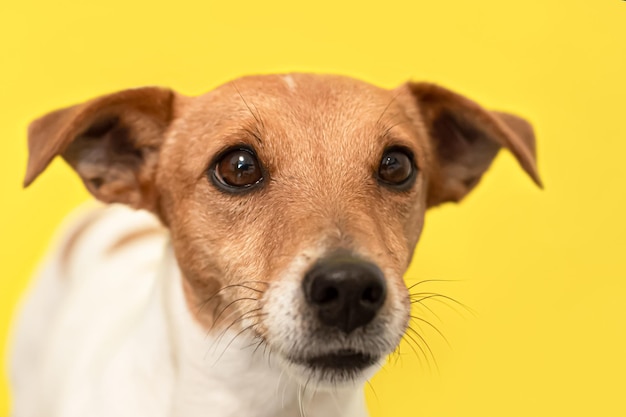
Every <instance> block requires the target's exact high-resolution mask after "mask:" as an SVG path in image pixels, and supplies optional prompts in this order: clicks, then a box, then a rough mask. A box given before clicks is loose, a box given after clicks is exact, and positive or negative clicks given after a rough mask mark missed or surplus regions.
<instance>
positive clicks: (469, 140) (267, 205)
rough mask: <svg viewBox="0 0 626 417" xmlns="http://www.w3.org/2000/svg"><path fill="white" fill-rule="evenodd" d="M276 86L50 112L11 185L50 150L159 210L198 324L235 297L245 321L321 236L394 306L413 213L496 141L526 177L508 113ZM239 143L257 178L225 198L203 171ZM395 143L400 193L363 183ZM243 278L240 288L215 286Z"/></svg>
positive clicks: (457, 180) (437, 99) (532, 170)
mask: <svg viewBox="0 0 626 417" xmlns="http://www.w3.org/2000/svg"><path fill="white" fill-rule="evenodd" d="M291 77H292V79H293V80H294V83H295V87H294V88H291V86H290V85H288V84H287V83H286V82H285V80H284V79H283V77H281V76H258V77H247V78H243V79H239V80H237V81H234V82H231V83H228V84H225V85H223V86H222V87H219V88H217V89H216V90H214V91H212V92H210V93H207V94H205V95H203V96H199V97H194V98H190V97H183V96H181V95H178V94H176V93H172V92H170V91H168V90H163V89H157V88H146V89H140V90H129V91H124V92H121V93H117V94H113V95H110V96H106V97H104V98H100V99H96V100H94V101H91V102H88V103H86V104H83V105H79V106H76V107H71V108H69V109H65V110H61V111H58V112H54V113H52V114H50V115H48V116H45V117H43V118H42V119H39V120H37V121H35V122H34V123H33V124H32V125H31V129H30V132H29V134H30V140H29V149H30V155H31V156H30V161H29V168H28V171H27V175H26V180H25V184H26V185H28V184H29V183H31V182H32V181H33V180H34V179H35V177H36V176H37V175H38V174H39V173H41V172H42V171H43V170H44V169H45V166H46V165H47V164H48V163H49V162H50V160H51V159H52V158H53V157H54V156H55V155H57V154H61V155H63V156H64V158H65V159H67V160H68V162H69V163H70V165H72V166H73V167H74V168H76V169H77V171H78V173H79V174H80V175H81V177H82V178H83V180H84V181H85V184H86V186H87V188H88V189H89V190H90V191H91V192H92V193H93V194H94V195H95V196H96V197H97V198H99V199H101V200H103V201H105V202H113V201H117V202H124V203H128V204H130V205H132V206H134V207H140V208H147V209H149V210H152V211H153V212H155V213H156V214H157V215H159V216H160V218H161V219H162V221H163V222H164V224H166V225H167V226H168V227H169V229H170V231H171V235H172V243H173V246H174V250H175V253H176V257H177V259H178V262H179V265H180V268H181V270H182V272H183V274H184V276H185V278H186V281H185V288H184V289H185V295H186V297H187V300H188V302H189V306H190V309H191V311H192V312H193V313H194V314H195V315H196V317H197V318H198V319H199V320H200V321H201V322H202V323H203V324H204V325H205V326H207V327H210V326H211V325H212V324H213V323H212V321H213V319H214V314H213V312H216V311H219V310H218V307H219V306H220V305H222V306H224V305H228V304H230V303H233V301H234V300H236V299H238V298H243V300H242V301H241V302H240V303H238V304H236V305H235V306H233V307H232V308H233V310H239V311H244V310H245V306H246V305H252V304H254V300H246V298H258V297H259V292H262V291H263V290H264V289H265V286H266V285H267V284H271V282H272V281H273V280H277V279H279V276H280V274H281V272H282V271H284V270H285V269H286V268H287V266H288V265H289V263H290V261H291V260H292V259H293V258H294V256H296V254H298V253H301V252H302V251H303V250H304V249H306V248H309V247H312V246H315V245H316V244H318V243H319V242H321V241H323V242H325V247H327V248H336V249H344V250H351V251H354V252H356V253H359V254H361V256H363V257H366V258H368V259H369V260H370V261H372V262H374V263H376V264H377V265H379V266H380V268H381V269H382V270H383V271H385V272H386V274H387V275H389V276H394V277H397V278H396V279H395V280H394V282H392V283H390V297H392V298H393V297H395V298H396V299H399V300H401V303H403V304H404V305H408V297H407V295H406V288H405V286H404V283H403V282H402V279H401V277H402V275H403V273H404V271H405V270H406V268H407V266H408V264H409V262H410V260H411V256H412V253H413V250H414V247H415V245H416V243H417V240H418V239H419V236H420V233H421V230H422V225H423V219H424V212H425V210H426V208H427V207H430V206H433V205H436V204H440V203H443V202H446V201H459V200H460V199H461V198H462V197H463V196H464V195H466V194H467V193H468V192H469V191H470V190H471V189H472V188H473V187H474V186H475V185H476V184H477V183H478V181H479V179H480V177H481V176H482V174H483V173H484V172H485V170H486V169H487V168H488V167H489V165H490V163H491V161H492V159H493V158H494V157H495V155H496V153H497V151H498V149H499V148H500V147H506V148H508V149H509V150H510V151H511V152H512V153H513V155H514V156H515V157H516V158H517V160H518V161H519V163H520V165H521V166H522V168H523V169H524V170H525V171H526V172H527V173H528V174H529V175H530V176H531V178H533V180H535V182H537V183H538V184H539V183H540V182H539V176H538V174H537V169H536V165H535V146H534V136H533V134H532V129H531V128H530V125H529V124H528V123H527V122H525V121H523V120H522V119H520V118H518V117H515V116H511V115H507V114H502V113H494V112H489V111H487V110H485V109H483V108H482V107H480V106H479V105H478V104H476V103H474V102H472V101H470V100H468V99H466V98H464V97H461V96H459V95H457V94H455V93H452V92H450V91H448V90H445V89H443V88H441V87H438V86H434V85H431V84H423V83H409V84H405V85H403V86H400V87H398V88H397V89H395V90H391V91H389V90H384V89H381V88H378V87H374V86H372V85H369V84H366V83H363V82H360V81H356V80H353V79H350V78H345V77H339V76H320V75H307V74H293V75H291ZM107 123H108V124H113V125H114V127H111V126H108V125H107ZM241 144H246V145H249V146H251V147H253V148H254V149H255V151H256V153H257V155H258V157H259V160H260V161H261V163H262V164H263V166H264V169H265V171H266V179H265V182H264V183H263V185H262V186H261V187H259V188H258V189H256V190H253V191H252V192H249V193H246V194H241V195H231V194H227V193H224V192H223V191H221V190H219V189H217V188H216V187H215V186H214V185H213V184H212V183H211V182H210V181H209V180H208V179H207V175H206V172H207V168H209V164H210V162H211V161H212V160H213V158H214V157H215V155H217V154H218V153H219V152H221V151H223V150H225V149H227V148H229V147H231V146H234V145H241ZM398 145H401V146H404V147H406V148H408V149H410V150H411V151H412V152H413V153H414V155H415V160H416V163H417V165H418V168H419V171H420V173H419V175H418V177H417V181H416V184H415V185H414V186H413V187H412V188H411V189H409V190H407V191H401V192H400V191H393V190H390V189H387V188H385V187H382V186H381V185H380V184H379V183H378V182H377V180H376V177H375V175H376V172H377V169H378V165H379V163H380V159H381V155H382V153H383V151H384V149H385V148H386V147H389V146H398ZM314 261H315V259H311V263H313V262H314ZM242 283H245V285H246V287H248V288H246V287H244V286H239V287H227V286H228V285H233V284H240V285H242ZM251 288H252V289H251ZM216 294H217V295H216ZM208 300H210V301H208ZM205 304H207V305H205ZM387 305H390V303H387ZM387 308H390V307H387ZM257 320H261V319H257ZM260 328H261V329H262V328H263V327H262V326H260Z"/></svg>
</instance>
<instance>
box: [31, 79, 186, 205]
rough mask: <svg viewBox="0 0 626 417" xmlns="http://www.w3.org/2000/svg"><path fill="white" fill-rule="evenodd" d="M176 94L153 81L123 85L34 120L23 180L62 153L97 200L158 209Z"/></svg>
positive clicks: (42, 168)
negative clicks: (158, 180)
mask: <svg viewBox="0 0 626 417" xmlns="http://www.w3.org/2000/svg"><path fill="white" fill-rule="evenodd" d="M175 97H176V95H175V94H174V92H172V91H171V90H167V89H162V88H157V87H146V88H139V89H134V90H125V91H121V92H119V93H114V94H110V95H107V96H104V97H100V98H97V99H94V100H91V101H88V102H86V103H83V104H79V105H77V106H73V107H68V108H65V109H62V110H57V111H55V112H52V113H50V114H48V115H46V116H43V117H41V118H40V119H37V120H35V121H34V122H32V123H31V124H30V126H29V128H28V152H29V157H28V168H27V170H26V177H25V178H24V186H25V187H27V186H28V185H30V184H31V183H32V182H33V181H34V180H35V178H37V176H38V175H39V174H41V172H43V170H44V169H45V168H46V167H47V166H48V164H49V163H50V162H51V161H52V159H54V157H55V156H57V155H61V156H62V157H63V159H65V160H66V161H67V162H68V163H69V165H70V166H72V168H74V170H76V172H77V173H78V175H80V177H81V179H82V180H83V182H84V183H85V186H86V187H87V189H88V190H89V191H90V192H91V193H92V194H93V195H94V196H95V197H96V198H98V199H99V200H101V201H104V202H106V203H114V202H117V203H125V204H129V205H130V206H132V207H135V208H145V209H148V210H152V211H155V210H157V207H156V206H157V201H158V195H157V191H156V188H155V185H154V179H155V173H156V168H157V163H158V156H159V149H160V147H161V144H162V142H163V139H164V134H165V131H166V130H167V128H168V126H169V125H170V122H171V121H172V118H173V110H174V102H175Z"/></svg>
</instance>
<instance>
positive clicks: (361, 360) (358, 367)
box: [279, 349, 384, 390]
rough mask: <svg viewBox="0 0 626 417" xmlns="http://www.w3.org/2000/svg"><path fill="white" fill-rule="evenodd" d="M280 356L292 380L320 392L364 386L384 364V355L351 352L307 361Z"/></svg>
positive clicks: (347, 350) (335, 353)
mask: <svg viewBox="0 0 626 417" xmlns="http://www.w3.org/2000/svg"><path fill="white" fill-rule="evenodd" d="M279 356H280V357H281V360H280V362H281V365H282V366H283V367H284V369H285V371H286V372H287V373H288V374H290V375H291V376H292V378H294V379H295V380H296V381H298V382H299V383H300V384H301V385H310V386H313V387H316V389H317V390H319V389H337V388H344V387H345V388H352V387H355V386H361V385H363V384H364V383H365V382H367V380H369V379H370V378H372V377H373V376H374V374H375V373H376V372H377V371H378V370H379V369H380V367H381V366H382V364H383V362H384V361H383V359H384V358H383V357H381V356H380V355H373V354H369V353H365V352H357V351H354V350H350V349H344V350H339V351H336V352H332V353H325V354H322V355H311V356H306V357H292V356H285V355H280V354H279Z"/></svg>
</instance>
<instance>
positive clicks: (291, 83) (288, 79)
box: [283, 75, 296, 91]
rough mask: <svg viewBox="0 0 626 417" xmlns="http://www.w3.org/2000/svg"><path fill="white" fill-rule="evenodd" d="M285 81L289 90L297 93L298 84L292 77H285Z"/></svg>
mask: <svg viewBox="0 0 626 417" xmlns="http://www.w3.org/2000/svg"><path fill="white" fill-rule="evenodd" d="M283 81H284V82H285V84H287V87H289V90H291V91H296V82H295V80H294V79H293V77H292V76H291V75H283Z"/></svg>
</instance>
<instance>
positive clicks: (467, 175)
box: [408, 83, 541, 207]
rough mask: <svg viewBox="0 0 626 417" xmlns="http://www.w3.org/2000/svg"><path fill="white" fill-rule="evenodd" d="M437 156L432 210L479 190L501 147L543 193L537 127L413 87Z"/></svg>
mask: <svg viewBox="0 0 626 417" xmlns="http://www.w3.org/2000/svg"><path fill="white" fill-rule="evenodd" d="M408 88H409V91H410V92H411V94H412V96H413V97H414V99H415V100H416V101H417V106H418V109H419V111H420V113H421V115H422V119H423V122H424V124H425V127H426V130H427V131H428V134H429V135H430V138H431V140H432V142H433V149H434V152H435V156H436V166H435V170H434V171H435V172H433V174H432V178H431V181H430V184H429V190H428V193H429V195H428V206H429V207H431V206H435V205H437V204H441V203H444V202H446V201H460V200H461V199H462V198H463V197H464V196H465V195H466V194H467V193H469V192H470V190H471V189H472V188H474V187H475V186H476V184H478V182H479V181H480V178H481V176H482V175H483V173H484V172H485V171H486V170H487V168H489V165H491V162H492V161H493V159H494V158H495V156H496V154H497V153H498V151H499V150H500V148H501V147H505V148H507V149H508V150H509V151H511V153H513V155H514V156H515V158H516V159H517V161H518V162H519V164H520V165H521V167H522V168H523V169H524V171H526V173H527V174H528V175H529V176H530V177H531V178H532V179H533V181H534V182H535V183H536V184H537V185H538V186H540V187H541V180H540V179H539V174H538V172H537V166H536V155H535V135H534V133H533V129H532V126H531V125H530V124H529V123H528V122H527V121H525V120H524V119H522V118H519V117H517V116H514V115H511V114H507V113H499V112H490V111H488V110H485V109H483V108H482V107H481V106H479V105H478V104H476V103H475V102H473V101H471V100H469V99H467V98H465V97H463V96H460V95H458V94H456V93H454V92H452V91H449V90H446V89H445V88H442V87H439V86H437V85H433V84H428V83H409V84H408Z"/></svg>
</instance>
